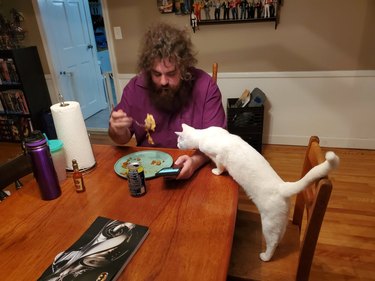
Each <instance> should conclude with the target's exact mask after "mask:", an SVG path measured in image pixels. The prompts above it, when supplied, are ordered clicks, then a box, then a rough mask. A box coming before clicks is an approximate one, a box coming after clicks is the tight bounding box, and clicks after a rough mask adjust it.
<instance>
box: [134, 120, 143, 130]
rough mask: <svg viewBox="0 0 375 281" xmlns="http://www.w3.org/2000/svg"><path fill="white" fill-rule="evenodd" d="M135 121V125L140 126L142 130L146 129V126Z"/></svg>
mask: <svg viewBox="0 0 375 281" xmlns="http://www.w3.org/2000/svg"><path fill="white" fill-rule="evenodd" d="M133 121H134V123H135V124H136V125H137V126H139V127H141V128H144V127H145V125H144V124H141V123H139V122H138V121H137V120H135V119H133Z"/></svg>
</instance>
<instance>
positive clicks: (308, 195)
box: [227, 136, 332, 281]
mask: <svg viewBox="0 0 375 281" xmlns="http://www.w3.org/2000/svg"><path fill="white" fill-rule="evenodd" d="M324 161H325V157H324V155H323V152H322V150H321V147H320V145H319V138H318V137H317V136H312V137H310V141H309V145H308V147H307V150H306V153H305V160H304V163H303V168H302V176H304V175H305V174H306V173H307V172H308V171H309V170H310V169H311V168H312V167H314V166H316V165H318V164H319V163H322V162H324ZM331 190H332V183H331V181H330V180H329V179H328V177H325V178H321V179H318V180H316V181H315V182H313V183H312V184H311V185H310V186H309V187H307V188H306V189H305V190H303V191H301V192H300V193H299V194H298V195H297V196H296V200H295V206H294V211H293V219H292V220H290V221H289V222H288V227H287V230H286V233H285V236H284V238H283V239H282V241H281V242H280V244H279V246H278V247H277V249H276V251H275V254H274V256H273V257H272V259H271V261H269V262H264V261H262V260H260V258H259V253H260V252H261V251H262V249H264V247H265V242H264V238H263V235H262V227H261V221H260V216H259V214H258V213H256V212H251V211H242V210H239V211H238V212H237V219H236V227H235V234H234V238H233V245H232V254H231V260H230V265H229V270H228V277H227V280H228V281H229V280H272V281H275V280H283V281H285V280H298V281H305V280H308V279H309V275H310V269H311V264H312V261H313V258H314V252H315V247H316V244H317V241H318V237H319V232H320V228H321V225H322V223H323V218H324V214H325V211H326V208H327V205H328V202H329V199H330V195H331ZM305 210H306V213H305V214H304V211H305ZM303 223H304V225H303Z"/></svg>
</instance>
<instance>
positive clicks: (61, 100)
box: [59, 93, 69, 107]
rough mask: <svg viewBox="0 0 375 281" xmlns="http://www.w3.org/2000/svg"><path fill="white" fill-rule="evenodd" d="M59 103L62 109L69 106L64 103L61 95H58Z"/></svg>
mask: <svg viewBox="0 0 375 281" xmlns="http://www.w3.org/2000/svg"><path fill="white" fill-rule="evenodd" d="M59 103H60V106H61V107H63V106H69V103H65V100H64V97H63V95H62V94H61V93H59Z"/></svg>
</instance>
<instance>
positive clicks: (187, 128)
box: [182, 123, 193, 131]
mask: <svg viewBox="0 0 375 281" xmlns="http://www.w3.org/2000/svg"><path fill="white" fill-rule="evenodd" d="M189 129H193V127H191V126H189V125H188V124H185V123H182V130H183V131H185V130H186V131H187V130H189Z"/></svg>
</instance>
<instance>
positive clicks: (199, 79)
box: [115, 68, 226, 148]
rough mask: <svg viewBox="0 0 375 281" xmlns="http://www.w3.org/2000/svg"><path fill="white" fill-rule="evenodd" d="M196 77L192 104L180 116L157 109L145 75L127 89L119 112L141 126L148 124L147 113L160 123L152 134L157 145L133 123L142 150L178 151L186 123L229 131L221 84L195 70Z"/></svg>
mask: <svg viewBox="0 0 375 281" xmlns="http://www.w3.org/2000/svg"><path fill="white" fill-rule="evenodd" d="M192 74H193V76H194V86H193V90H192V93H191V99H190V102H189V103H188V104H187V105H186V106H185V107H184V108H183V109H182V110H181V111H180V112H177V113H173V114H170V113H166V112H163V111H160V110H158V109H157V108H155V107H154V106H153V104H152V103H151V101H150V98H149V94H148V90H149V89H148V88H147V84H146V82H145V79H146V78H145V75H144V74H140V75H137V76H135V77H134V78H132V79H131V80H130V81H129V83H128V84H127V85H126V86H125V88H124V91H123V94H122V97H121V101H120V103H119V104H118V105H117V106H116V108H115V110H118V109H122V110H123V111H124V112H126V114H127V115H128V116H131V117H133V119H135V120H137V121H138V122H139V123H141V124H144V120H145V118H146V115H147V113H150V114H152V115H153V116H154V119H155V122H156V129H155V132H151V137H152V139H153V141H154V143H155V144H154V145H151V144H149V143H148V142H147V138H146V131H145V130H144V129H143V128H140V127H138V126H136V125H135V124H134V122H133V126H132V127H131V128H130V131H131V133H132V134H135V137H136V140H137V145H138V146H151V147H171V148H176V147H177V135H176V134H175V132H180V131H181V130H182V126H181V124H182V123H185V124H188V125H190V126H192V127H194V128H196V129H204V128H207V127H210V126H218V127H224V128H225V127H226V117H225V112H224V108H223V105H222V99H221V93H220V90H219V88H218V86H217V84H216V83H215V82H214V81H212V77H211V76H210V75H209V74H207V73H206V72H204V71H203V70H200V69H196V68H193V69H192Z"/></svg>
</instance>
